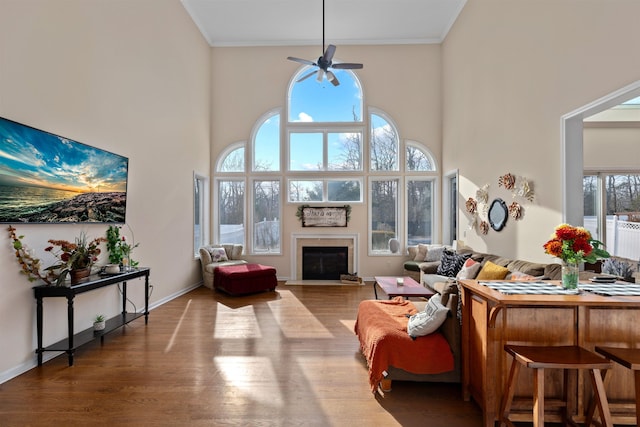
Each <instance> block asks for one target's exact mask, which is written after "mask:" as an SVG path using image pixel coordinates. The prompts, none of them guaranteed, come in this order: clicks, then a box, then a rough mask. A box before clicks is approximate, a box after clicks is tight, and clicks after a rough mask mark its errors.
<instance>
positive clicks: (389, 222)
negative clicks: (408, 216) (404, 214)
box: [371, 180, 398, 251]
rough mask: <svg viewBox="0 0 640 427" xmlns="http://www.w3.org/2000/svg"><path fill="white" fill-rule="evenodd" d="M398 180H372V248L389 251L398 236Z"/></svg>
mask: <svg viewBox="0 0 640 427" xmlns="http://www.w3.org/2000/svg"><path fill="white" fill-rule="evenodd" d="M397 206H398V181H397V180H389V181H382V180H380V181H372V182H371V249H372V250H373V251H388V250H389V239H391V238H397V237H398V233H397V214H398V207H397Z"/></svg>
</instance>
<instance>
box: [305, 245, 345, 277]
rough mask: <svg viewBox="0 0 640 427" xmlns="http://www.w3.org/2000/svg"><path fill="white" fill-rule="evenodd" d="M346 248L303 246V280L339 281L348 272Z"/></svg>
mask: <svg viewBox="0 0 640 427" xmlns="http://www.w3.org/2000/svg"><path fill="white" fill-rule="evenodd" d="M348 253H349V248H348V247H347V246H304V247H303V248H302V279H303V280H339V279H340V275H341V274H347V273H348V272H349V264H348Z"/></svg>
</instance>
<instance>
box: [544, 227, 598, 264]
mask: <svg viewBox="0 0 640 427" xmlns="http://www.w3.org/2000/svg"><path fill="white" fill-rule="evenodd" d="M602 247H604V244H603V243H602V242H600V241H598V240H595V239H593V238H592V237H591V233H590V232H589V230H587V229H585V228H584V227H574V226H572V225H569V224H560V225H559V226H557V227H556V229H555V231H554V233H553V234H552V236H551V239H550V240H549V241H548V242H547V243H545V244H544V251H545V253H547V254H549V255H553V256H555V257H558V258H560V259H562V261H564V262H565V263H567V264H579V263H582V262H588V263H591V264H592V263H594V262H596V261H597V260H598V259H601V258H609V253H608V252H607V251H606V250H604V249H602Z"/></svg>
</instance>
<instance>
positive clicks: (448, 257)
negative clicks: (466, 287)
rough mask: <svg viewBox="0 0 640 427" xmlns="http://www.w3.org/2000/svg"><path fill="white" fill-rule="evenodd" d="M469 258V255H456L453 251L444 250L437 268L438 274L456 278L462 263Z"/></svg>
mask: <svg viewBox="0 0 640 427" xmlns="http://www.w3.org/2000/svg"><path fill="white" fill-rule="evenodd" d="M470 257H471V254H464V255H462V254H457V253H455V252H454V251H450V250H449V249H445V250H443V251H442V258H440V265H439V266H438V272H437V273H438V274H439V275H441V276H447V277H456V274H458V272H459V271H460V269H462V266H463V265H464V263H465V262H466V261H467V260H468V259H469V258H470Z"/></svg>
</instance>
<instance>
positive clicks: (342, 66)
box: [331, 62, 362, 70]
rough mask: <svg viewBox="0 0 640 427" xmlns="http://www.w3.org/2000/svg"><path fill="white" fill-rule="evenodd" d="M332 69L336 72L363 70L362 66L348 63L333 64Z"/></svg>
mask: <svg viewBox="0 0 640 427" xmlns="http://www.w3.org/2000/svg"><path fill="white" fill-rule="evenodd" d="M331 68H335V69H336V70H357V69H361V68H362V64H352V63H348V62H341V63H338V64H332V65H331Z"/></svg>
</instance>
